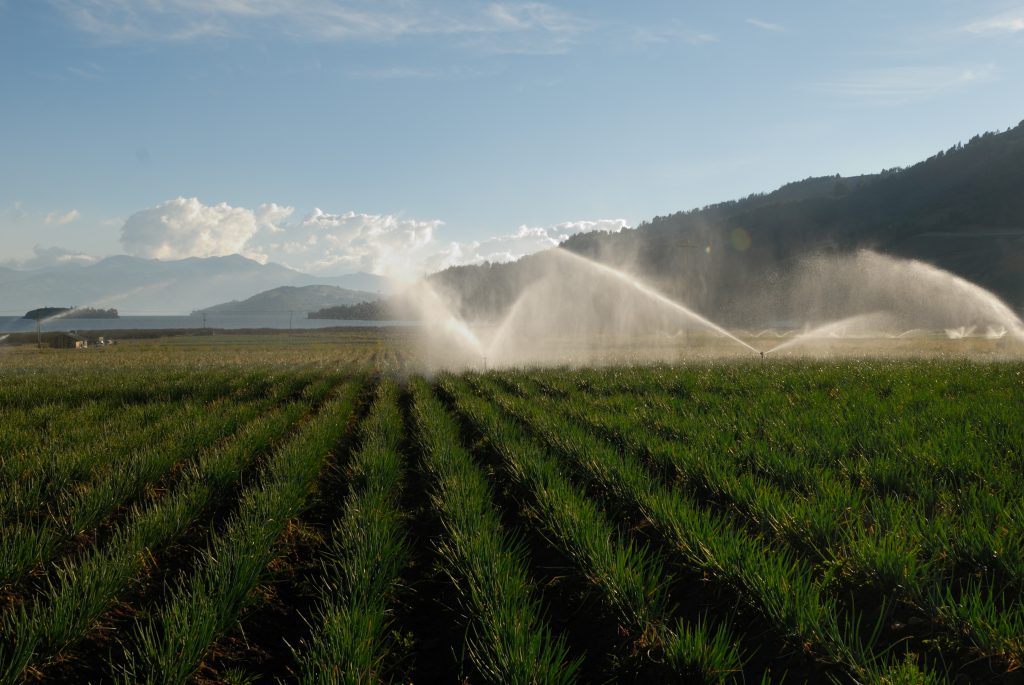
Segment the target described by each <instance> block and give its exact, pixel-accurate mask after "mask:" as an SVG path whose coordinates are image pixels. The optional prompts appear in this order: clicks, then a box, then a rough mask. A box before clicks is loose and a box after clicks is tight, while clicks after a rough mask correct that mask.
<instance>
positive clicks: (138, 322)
mask: <svg viewBox="0 0 1024 685" xmlns="http://www.w3.org/2000/svg"><path fill="white" fill-rule="evenodd" d="M406 324H408V322H403V321H336V320H333V319H307V318H305V317H301V316H299V315H295V316H294V317H292V319H291V321H290V322H289V319H288V312H284V313H283V314H246V315H239V314H221V315H214V314H207V315H206V328H235V329H237V328H283V329H287V328H289V327H290V328H334V327H340V326H401V325H406ZM161 328H203V319H202V317H200V316H122V317H121V318H119V319H60V318H58V319H50V320H48V321H44V322H43V325H42V329H43V331H124V330H138V329H161ZM35 329H36V322H35V321H30V320H28V319H22V318H18V317H13V316H5V317H0V335H2V334H4V333H22V332H28V331H34V330H35Z"/></svg>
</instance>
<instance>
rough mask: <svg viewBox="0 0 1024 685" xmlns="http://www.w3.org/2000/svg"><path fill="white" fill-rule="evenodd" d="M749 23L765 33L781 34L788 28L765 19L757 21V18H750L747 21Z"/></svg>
mask: <svg viewBox="0 0 1024 685" xmlns="http://www.w3.org/2000/svg"><path fill="white" fill-rule="evenodd" d="M747 23H748V24H750V25H751V26H755V27H757V28H759V29H761V30H763V31H772V32H775V33H780V32H782V31H785V30H786V27H785V26H783V25H782V24H775V23H772V22H770V21H765V20H763V19H757V18H755V17H750V18H749V19H747Z"/></svg>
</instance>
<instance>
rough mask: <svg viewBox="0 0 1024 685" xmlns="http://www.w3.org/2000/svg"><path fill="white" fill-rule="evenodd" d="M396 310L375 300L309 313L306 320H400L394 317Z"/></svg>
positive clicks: (383, 301) (390, 303)
mask: <svg viewBox="0 0 1024 685" xmlns="http://www.w3.org/2000/svg"><path fill="white" fill-rule="evenodd" d="M397 309H398V307H396V306H395V304H394V303H392V302H389V301H387V300H375V301H373V302H359V303H358V304H347V305H339V306H336V307H324V308H323V309H321V310H319V311H315V312H310V313H309V314H308V315H307V318H310V319H336V320H342V321H393V320H396V319H400V318H402V317H400V316H397V315H396V314H397V311H396V310H397Z"/></svg>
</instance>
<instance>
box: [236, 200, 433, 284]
mask: <svg viewBox="0 0 1024 685" xmlns="http://www.w3.org/2000/svg"><path fill="white" fill-rule="evenodd" d="M441 225H442V222H441V221H438V220H432V221H419V220H415V219H404V218H401V217H397V216H393V215H389V214H359V213H356V212H346V213H343V214H332V213H329V212H325V211H323V210H322V209H319V208H317V209H314V210H313V211H312V212H310V213H309V214H308V215H307V216H306V217H304V218H303V219H302V220H301V221H299V222H297V223H293V224H287V225H282V226H277V227H275V229H276V230H275V231H274V232H273V234H269V233H268V234H264V235H262V236H260V237H259V238H258V239H257V240H256V241H254V247H255V248H256V249H258V250H260V251H261V252H263V253H265V254H269V255H271V257H272V259H273V260H274V261H280V262H282V263H285V264H288V265H289V266H295V267H296V268H301V269H303V270H305V271H311V272H313V273H344V272H350V271H367V272H370V273H378V274H386V275H399V274H402V273H409V272H410V271H416V270H417V269H418V268H419V265H420V264H422V263H423V262H424V261H425V260H426V259H427V258H428V257H429V251H430V249H431V247H432V246H433V245H434V232H435V231H436V230H437V228H438V227H439V226H441ZM417 275H419V274H417Z"/></svg>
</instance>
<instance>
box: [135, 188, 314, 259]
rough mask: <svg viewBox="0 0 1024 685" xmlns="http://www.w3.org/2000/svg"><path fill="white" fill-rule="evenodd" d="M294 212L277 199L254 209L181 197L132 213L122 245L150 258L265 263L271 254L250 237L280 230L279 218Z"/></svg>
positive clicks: (136, 253)
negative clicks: (237, 258) (235, 258)
mask: <svg viewBox="0 0 1024 685" xmlns="http://www.w3.org/2000/svg"><path fill="white" fill-rule="evenodd" d="M292 211H294V210H293V209H292V208H291V207H279V206H278V205H274V204H270V205H266V204H265V205H260V206H259V207H257V208H256V209H255V210H251V209H246V208H244V207H231V206H230V205H228V204H227V203H225V202H221V203H220V204H217V205H204V204H203V203H202V202H200V201H199V199H198V198H195V197H190V198H185V197H177V198H175V199H173V200H168V201H167V202H162V203H160V204H158V205H156V206H155V207H150V208H149V209H144V210H142V211H141V212H136V213H135V214H132V215H131V216H130V217H128V220H127V221H125V223H124V226H123V227H122V228H121V245H122V246H123V247H124V249H125V250H126V251H127V252H128V253H129V254H132V255H137V256H139V257H148V258H151V259H182V258H184V257H216V256H223V255H229V254H242V255H245V256H247V257H250V258H252V259H256V260H257V261H261V262H265V261H267V257H266V255H265V254H262V253H260V252H258V251H254V250H251V249H249V241H250V240H252V238H253V237H255V236H256V234H257V233H258V232H260V230H261V229H265V228H266V229H270V230H274V229H276V226H275V225H274V224H275V222H277V221H281V220H283V219H286V218H287V217H288V216H290V215H291V213H292Z"/></svg>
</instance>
